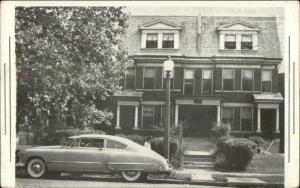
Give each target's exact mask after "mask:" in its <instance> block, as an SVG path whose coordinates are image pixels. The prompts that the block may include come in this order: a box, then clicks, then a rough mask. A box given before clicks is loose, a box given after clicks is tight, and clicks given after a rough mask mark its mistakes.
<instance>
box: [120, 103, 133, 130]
mask: <svg viewBox="0 0 300 188" xmlns="http://www.w3.org/2000/svg"><path fill="white" fill-rule="evenodd" d="M134 110H135V106H124V105H122V106H120V126H121V128H122V130H124V131H130V130H132V129H133V126H134Z"/></svg>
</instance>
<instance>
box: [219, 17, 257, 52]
mask: <svg viewBox="0 0 300 188" xmlns="http://www.w3.org/2000/svg"><path fill="white" fill-rule="evenodd" d="M217 30H218V31H219V49H220V50H257V46H258V32H259V30H260V29H259V28H258V27H256V26H253V25H251V24H248V23H245V22H241V21H236V22H233V23H231V24H226V25H222V26H220V27H218V28H217Z"/></svg>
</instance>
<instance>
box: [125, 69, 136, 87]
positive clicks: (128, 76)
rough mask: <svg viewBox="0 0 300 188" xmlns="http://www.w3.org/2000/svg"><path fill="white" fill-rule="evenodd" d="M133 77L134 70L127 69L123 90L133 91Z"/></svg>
mask: <svg viewBox="0 0 300 188" xmlns="http://www.w3.org/2000/svg"><path fill="white" fill-rule="evenodd" d="M134 77H135V69H134V68H127V70H126V72H125V88H126V89H134Z"/></svg>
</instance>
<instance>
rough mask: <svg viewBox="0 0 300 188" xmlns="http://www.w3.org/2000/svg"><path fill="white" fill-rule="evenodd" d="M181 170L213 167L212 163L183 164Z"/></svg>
mask: <svg viewBox="0 0 300 188" xmlns="http://www.w3.org/2000/svg"><path fill="white" fill-rule="evenodd" d="M182 166H183V168H185V169H211V168H213V167H214V165H213V163H212V164H197V165H195V164H183V165H182Z"/></svg>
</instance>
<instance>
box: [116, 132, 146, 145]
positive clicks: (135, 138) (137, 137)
mask: <svg viewBox="0 0 300 188" xmlns="http://www.w3.org/2000/svg"><path fill="white" fill-rule="evenodd" d="M116 136H120V137H123V138H127V139H129V140H132V141H134V142H136V143H138V144H140V145H144V142H145V140H146V137H145V136H140V135H136V134H128V135H125V134H116Z"/></svg>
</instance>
